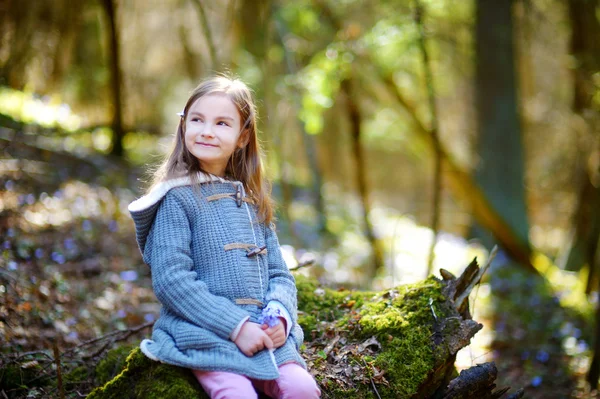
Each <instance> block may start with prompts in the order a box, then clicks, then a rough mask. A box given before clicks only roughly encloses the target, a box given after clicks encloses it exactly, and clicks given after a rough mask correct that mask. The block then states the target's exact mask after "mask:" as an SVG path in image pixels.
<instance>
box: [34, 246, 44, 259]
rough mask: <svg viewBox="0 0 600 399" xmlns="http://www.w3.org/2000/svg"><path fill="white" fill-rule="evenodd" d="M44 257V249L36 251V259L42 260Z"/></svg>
mask: <svg viewBox="0 0 600 399" xmlns="http://www.w3.org/2000/svg"><path fill="white" fill-rule="evenodd" d="M43 256H44V250H43V249H42V248H38V249H36V250H35V257H36V258H38V259H42V257H43Z"/></svg>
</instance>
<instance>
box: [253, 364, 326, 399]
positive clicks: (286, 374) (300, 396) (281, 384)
mask: <svg viewBox="0 0 600 399" xmlns="http://www.w3.org/2000/svg"><path fill="white" fill-rule="evenodd" d="M254 385H255V386H256V387H257V388H258V389H259V390H261V391H263V392H264V393H266V394H267V395H269V396H270V397H272V398H274V399H313V398H319V397H320V396H321V391H320V390H319V387H318V386H317V382H316V381H315V379H314V378H313V377H312V376H311V375H310V374H309V373H308V371H306V370H304V368H302V367H301V366H300V365H298V364H296V363H286V364H284V365H281V366H279V378H278V379H276V380H270V381H258V380H255V381H254Z"/></svg>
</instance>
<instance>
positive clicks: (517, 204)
mask: <svg viewBox="0 0 600 399" xmlns="http://www.w3.org/2000/svg"><path fill="white" fill-rule="evenodd" d="M512 7H513V0H478V1H477V5H476V29H475V42H476V45H475V50H476V77H475V81H476V104H475V105H476V110H477V123H478V132H479V137H478V145H477V148H478V151H477V153H478V156H479V159H478V161H477V167H476V171H475V177H476V180H477V182H478V183H479V185H480V187H481V188H482V190H483V192H484V194H485V195H486V197H487V198H488V200H489V201H490V204H491V205H492V206H493V207H494V208H495V209H496V211H497V212H498V213H499V214H500V216H501V217H502V218H503V219H504V220H505V221H506V223H507V224H508V225H509V227H510V228H511V230H512V232H513V233H514V236H515V239H516V241H517V242H518V243H519V246H520V247H522V248H523V249H524V250H525V253H529V252H530V244H529V223H528V217H527V209H526V198H525V190H524V173H525V170H524V162H523V147H522V138H521V122H520V116H519V115H520V114H519V104H518V93H517V78H516V72H515V54H514V49H513V17H512ZM475 234H476V235H477V236H478V237H480V238H481V239H482V240H483V243H484V244H485V245H486V246H487V247H490V246H491V244H492V241H493V239H492V237H491V236H490V234H489V233H488V232H484V231H482V230H481V229H479V228H476V229H475ZM496 239H498V237H496ZM504 249H505V250H506V251H507V252H508V253H509V255H511V256H512V257H513V258H515V259H516V260H518V261H520V262H525V263H529V259H528V257H527V258H526V259H523V256H522V254H518V253H515V252H514V251H511V248H507V247H506V246H504Z"/></svg>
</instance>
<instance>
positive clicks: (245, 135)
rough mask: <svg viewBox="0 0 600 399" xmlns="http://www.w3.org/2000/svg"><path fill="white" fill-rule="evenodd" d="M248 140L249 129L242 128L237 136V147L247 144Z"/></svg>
mask: <svg viewBox="0 0 600 399" xmlns="http://www.w3.org/2000/svg"><path fill="white" fill-rule="evenodd" d="M249 141H250V131H249V130H248V129H244V130H243V131H242V134H240V137H239V138H238V144H237V146H238V148H244V147H246V146H247V145H248V142H249Z"/></svg>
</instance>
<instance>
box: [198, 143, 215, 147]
mask: <svg viewBox="0 0 600 399" xmlns="http://www.w3.org/2000/svg"><path fill="white" fill-rule="evenodd" d="M196 144H197V145H201V146H202V147H217V146H216V145H214V144H208V143H196Z"/></svg>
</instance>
